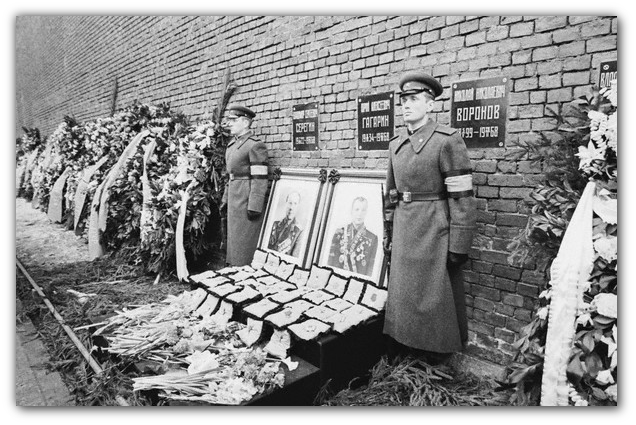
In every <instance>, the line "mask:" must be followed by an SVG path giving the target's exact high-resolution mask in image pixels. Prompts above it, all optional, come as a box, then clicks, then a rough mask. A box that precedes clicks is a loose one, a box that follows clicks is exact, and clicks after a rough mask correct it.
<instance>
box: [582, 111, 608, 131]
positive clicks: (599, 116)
mask: <svg viewBox="0 0 636 425" xmlns="http://www.w3.org/2000/svg"><path fill="white" fill-rule="evenodd" d="M587 117H588V118H589V119H590V120H591V121H590V128H591V129H593V130H595V129H597V128H598V127H599V125H600V124H601V123H602V122H603V121H605V120H607V115H605V114H604V113H602V112H599V111H594V110H592V111H589V112H588V113H587Z"/></svg>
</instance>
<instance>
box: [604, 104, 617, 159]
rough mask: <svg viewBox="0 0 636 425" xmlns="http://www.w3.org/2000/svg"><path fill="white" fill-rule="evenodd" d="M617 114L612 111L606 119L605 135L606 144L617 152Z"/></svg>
mask: <svg viewBox="0 0 636 425" xmlns="http://www.w3.org/2000/svg"><path fill="white" fill-rule="evenodd" d="M617 120H618V119H617V114H616V112H614V113H613V114H611V115H610V116H609V118H608V120H607V130H606V132H605V137H607V146H609V147H610V148H611V149H612V150H613V151H614V152H616V153H618V151H617V149H618V146H617V145H618V122H617Z"/></svg>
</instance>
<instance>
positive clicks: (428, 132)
mask: <svg viewBox="0 0 636 425" xmlns="http://www.w3.org/2000/svg"><path fill="white" fill-rule="evenodd" d="M436 128H437V123H436V122H435V121H433V120H431V119H430V118H429V120H428V121H426V123H425V124H424V125H423V126H421V127H420V128H418V129H417V130H415V133H413V134H411V135H410V136H406V137H404V138H403V139H402V141H401V142H400V144H399V145H398V146H397V148H396V149H395V152H396V153H397V151H398V150H400V148H401V147H402V146H403V145H404V144H405V143H406V142H407V141H409V140H410V141H411V146H413V150H414V151H415V153H420V151H421V150H422V149H423V148H424V146H425V145H426V143H427V142H428V141H429V140H430V138H431V136H432V135H433V133H434V132H435V129H436Z"/></svg>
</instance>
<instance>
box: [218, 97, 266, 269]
mask: <svg viewBox="0 0 636 425" xmlns="http://www.w3.org/2000/svg"><path fill="white" fill-rule="evenodd" d="M255 116H256V114H255V113H254V112H253V111H252V110H250V109H249V108H246V107H244V106H241V105H230V106H228V115H227V118H226V120H227V125H228V127H229V129H230V133H231V134H232V136H234V137H232V140H231V141H230V143H229V144H228V146H227V150H226V151H225V163H226V167H227V172H228V173H229V180H228V184H227V186H226V188H225V193H224V194H223V200H222V201H221V209H224V208H227V220H228V224H227V254H226V262H227V263H228V264H230V265H234V266H242V265H246V264H250V263H251V262H252V258H253V257H254V251H256V244H257V243H258V236H259V233H260V230H261V224H262V223H263V217H262V214H261V213H262V211H263V207H264V205H265V193H266V192H267V147H266V146H265V143H263V142H261V141H260V140H258V139H257V138H255V137H254V136H253V132H252V129H251V126H252V120H253V119H254V117H255Z"/></svg>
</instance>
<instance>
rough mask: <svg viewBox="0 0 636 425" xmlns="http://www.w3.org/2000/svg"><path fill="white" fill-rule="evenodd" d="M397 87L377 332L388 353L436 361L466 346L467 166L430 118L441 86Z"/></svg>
mask: <svg viewBox="0 0 636 425" xmlns="http://www.w3.org/2000/svg"><path fill="white" fill-rule="evenodd" d="M399 87H400V93H399V96H400V101H401V105H402V113H403V116H404V121H405V123H406V126H407V129H408V131H407V132H406V134H403V135H400V136H397V137H395V138H394V139H392V140H391V142H390V144H389V163H388V169H387V179H386V193H385V196H386V199H385V206H386V209H385V229H386V232H385V240H384V245H385V250H387V251H389V252H390V255H391V267H390V275H389V283H388V299H387V306H386V316H385V324H384V333H385V334H388V335H389V336H390V338H391V339H390V340H389V341H390V342H391V343H392V344H391V345H390V346H389V349H390V350H391V347H393V352H394V354H395V352H396V351H397V352H398V353H400V351H402V352H404V349H405V348H406V351H407V352H408V353H415V354H417V355H424V356H425V358H427V359H429V360H430V361H432V362H438V361H443V360H446V359H447V358H448V356H449V354H450V353H453V352H456V351H460V350H462V349H463V348H464V347H465V344H466V342H467V339H468V325H467V319H466V307H465V299H464V282H463V274H462V270H461V265H462V264H463V263H464V262H465V261H466V260H467V258H468V252H469V250H470V247H471V243H472V237H473V232H474V229H475V204H474V196H473V185H472V167H471V163H470V160H469V158H468V153H467V150H466V145H465V143H464V141H463V139H462V138H461V136H460V135H459V133H458V132H457V131H456V130H454V129H452V128H449V127H446V126H444V125H440V124H437V123H436V122H434V121H433V120H431V119H430V117H429V113H430V111H431V110H432V108H433V105H434V100H435V98H436V97H438V96H439V95H441V94H442V91H443V88H442V85H441V84H440V83H439V82H438V81H437V80H436V79H434V78H433V77H431V76H430V75H428V74H425V73H423V72H411V73H407V74H406V75H404V76H403V77H402V78H401V80H400V82H399ZM396 347H397V348H398V349H397V350H396Z"/></svg>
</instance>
